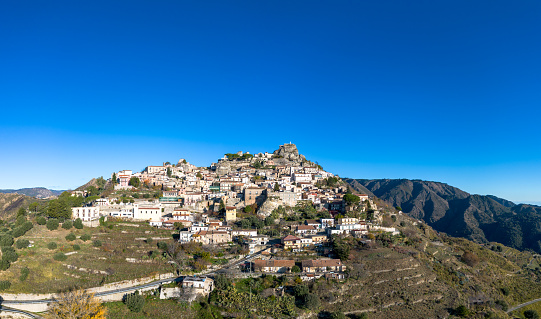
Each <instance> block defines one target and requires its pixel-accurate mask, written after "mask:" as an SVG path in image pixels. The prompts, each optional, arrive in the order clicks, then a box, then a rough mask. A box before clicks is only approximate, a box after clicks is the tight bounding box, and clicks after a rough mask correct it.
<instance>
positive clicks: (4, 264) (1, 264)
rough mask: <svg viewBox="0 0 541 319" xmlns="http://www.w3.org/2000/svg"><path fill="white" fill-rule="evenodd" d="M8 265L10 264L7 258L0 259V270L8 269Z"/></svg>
mask: <svg viewBox="0 0 541 319" xmlns="http://www.w3.org/2000/svg"><path fill="white" fill-rule="evenodd" d="M9 266H11V263H10V262H9V261H7V260H4V259H2V260H0V270H8V269H9Z"/></svg>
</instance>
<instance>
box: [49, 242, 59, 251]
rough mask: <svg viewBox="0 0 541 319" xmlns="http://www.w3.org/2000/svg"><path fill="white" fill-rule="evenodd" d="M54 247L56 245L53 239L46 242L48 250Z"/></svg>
mask: <svg viewBox="0 0 541 319" xmlns="http://www.w3.org/2000/svg"><path fill="white" fill-rule="evenodd" d="M56 247H57V245H56V243H55V242H54V241H52V242H50V243H48V244H47V248H49V249H50V250H53V249H56Z"/></svg>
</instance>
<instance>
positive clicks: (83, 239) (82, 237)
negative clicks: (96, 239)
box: [81, 234, 92, 241]
mask: <svg viewBox="0 0 541 319" xmlns="http://www.w3.org/2000/svg"><path fill="white" fill-rule="evenodd" d="M90 238H92V237H91V236H90V235H89V234H83V235H81V240H82V241H87V240H90Z"/></svg>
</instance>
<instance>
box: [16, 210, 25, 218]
mask: <svg viewBox="0 0 541 319" xmlns="http://www.w3.org/2000/svg"><path fill="white" fill-rule="evenodd" d="M21 216H22V217H24V216H26V209H24V208H22V207H21V208H19V210H18V211H17V219H18V218H19V217H21Z"/></svg>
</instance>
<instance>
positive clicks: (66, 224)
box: [62, 219, 73, 229]
mask: <svg viewBox="0 0 541 319" xmlns="http://www.w3.org/2000/svg"><path fill="white" fill-rule="evenodd" d="M72 227H73V223H72V221H71V220H69V219H67V220H65V221H64V222H63V223H62V228H64V229H71V228H72Z"/></svg>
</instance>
